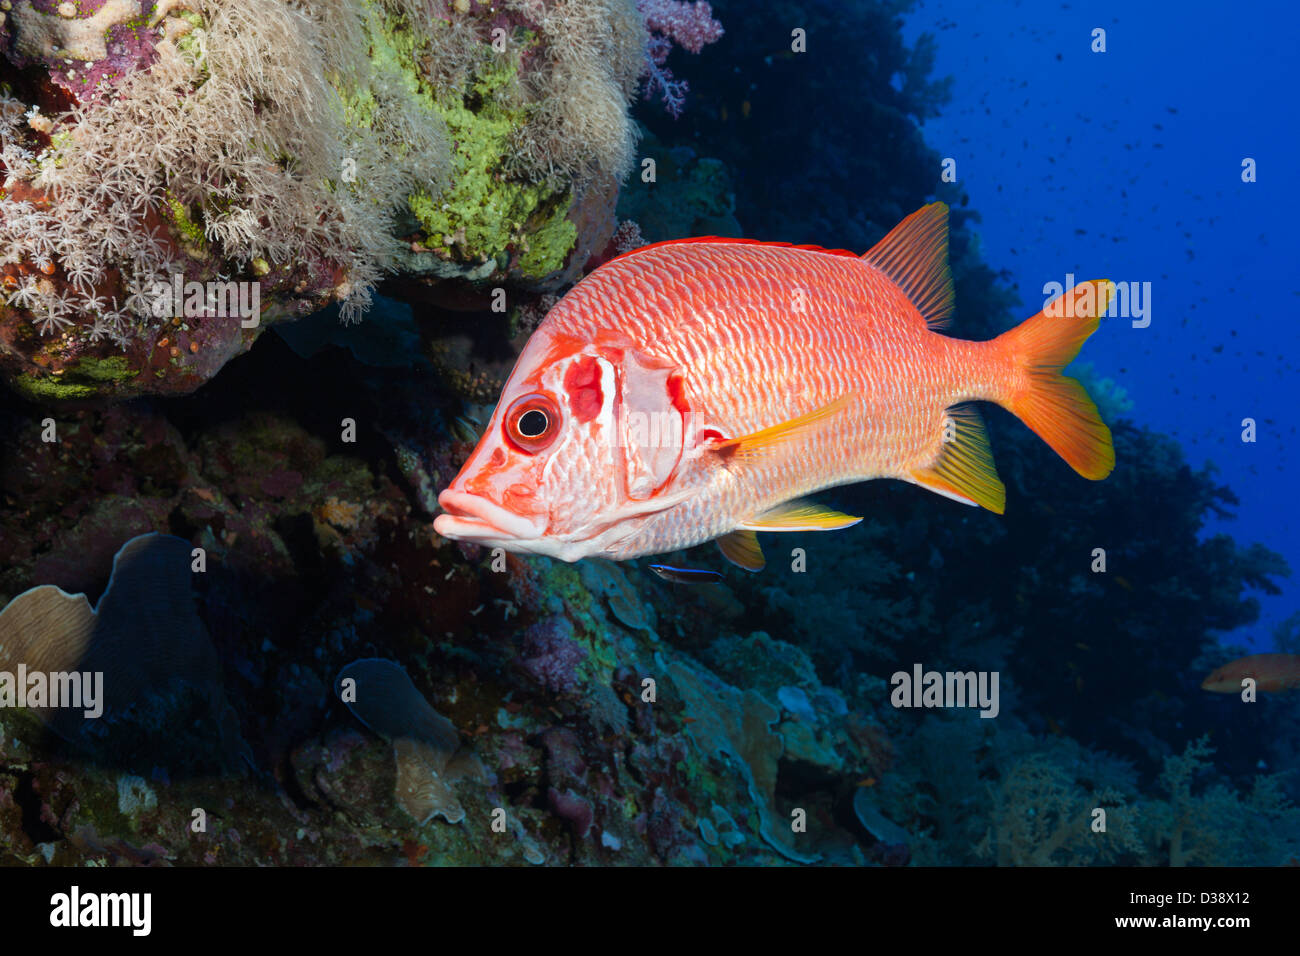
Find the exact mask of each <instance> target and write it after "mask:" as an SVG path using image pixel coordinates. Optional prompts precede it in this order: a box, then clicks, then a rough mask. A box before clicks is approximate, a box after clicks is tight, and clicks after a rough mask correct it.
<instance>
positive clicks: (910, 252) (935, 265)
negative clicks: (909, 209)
mask: <svg viewBox="0 0 1300 956" xmlns="http://www.w3.org/2000/svg"><path fill="white" fill-rule="evenodd" d="M862 259H863V261H864V262H869V263H870V264H871V265H873V266H875V267H876V268H877V269H879V270H880V271H881V272H883V273H884V274H885V275H886V276H887V277H888V278H890V279H892V280H893V281H894V282H895V283H897V285H898V287H899V288H900V289H902V290H903V292H904V294H906V295H907V297H908V299H910V300H911V302H912V304H913V305H914V306H916V310H917V311H918V312H920V313H921V317H922V318H924V319H925V324H926V326H927V327H928V328H931V329H941V328H943V327H944V326H945V325H946V324H947V322H948V319H949V317H950V316H951V315H952V303H953V292H952V275H951V274H950V273H949V272H948V205H947V204H946V203H941V202H932V203H930V205H928V206H922V207H921V208H920V209H918V210H917V211H916V212H914V213H912V214H911V215H910V216H908V217H907V218H906V219H904V220H903V221H902V222H900V223H899V224H898V225H897V226H895V227H894V228H893V230H892V231H891V232H890V233H889V235H887V236H885V238H884V239H881V240H880V241H879V242H878V243H876V244H875V245H874V246H872V247H871V251H870V252H868V253H867V254H866V255H865V256H863V257H862Z"/></svg>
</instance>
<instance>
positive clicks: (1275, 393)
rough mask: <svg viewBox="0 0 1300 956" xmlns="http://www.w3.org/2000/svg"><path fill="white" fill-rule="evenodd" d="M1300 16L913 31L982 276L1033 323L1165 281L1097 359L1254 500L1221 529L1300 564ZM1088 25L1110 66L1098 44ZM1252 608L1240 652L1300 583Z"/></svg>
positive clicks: (924, 7)
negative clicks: (933, 81) (1298, 237)
mask: <svg viewBox="0 0 1300 956" xmlns="http://www.w3.org/2000/svg"><path fill="white" fill-rule="evenodd" d="M1298 10H1300V8H1297V6H1296V5H1295V4H1290V3H1271V2H1270V3H1252V4H1250V5H1249V8H1248V10H1247V8H1241V12H1240V13H1237V14H1235V15H1225V7H1224V5H1222V4H1210V3H1195V2H1191V3H1178V4H1170V3H1151V2H1140V3H1083V4H1080V3H1050V4H1048V3H1019V2H987V0H923V2H919V3H918V4H917V5H916V7H915V9H914V10H913V11H912V13H911V14H909V15H908V17H907V18H906V31H905V32H906V35H907V37H908V41H909V43H910V42H912V41H914V40H915V39H916V37H917V36H918V35H919V34H921V33H922V32H929V33H933V34H935V35H936V37H937V39H938V59H937V62H936V65H935V74H936V75H937V76H943V75H952V76H953V77H955V80H956V82H955V84H954V86H953V99H952V102H951V103H950V104H949V105H948V106H947V107H946V108H945V109H944V111H943V115H942V116H940V117H939V118H937V119H932V120H929V121H927V122H926V123H925V125H924V134H925V138H926V140H927V142H928V143H929V144H930V145H931V146H932V147H933V148H934V149H936V150H937V151H938V152H939V154H940V155H941V156H944V157H951V158H953V159H955V160H956V162H957V176H958V184H959V185H960V186H961V187H962V188H963V189H965V191H966V192H968V193H969V195H970V197H971V205H972V206H973V207H974V208H976V209H978V210H980V212H981V214H982V216H983V222H982V224H981V225H979V226H976V227H974V228H975V229H976V231H977V232H978V233H979V234H980V236H981V239H982V243H983V251H984V256H985V258H986V260H987V261H988V262H989V264H990V265H991V266H992V267H993V268H995V269H1004V270H1006V272H1007V274H1008V275H1009V277H1010V280H1011V281H1012V282H1013V283H1015V284H1016V285H1017V286H1018V288H1019V292H1020V294H1021V296H1022V297H1023V299H1024V302H1025V306H1026V307H1025V309H1024V312H1025V314H1026V315H1028V314H1029V313H1031V312H1033V311H1036V309H1037V308H1038V307H1039V304H1040V303H1041V301H1042V299H1043V298H1044V296H1043V294H1042V288H1043V285H1044V284H1045V283H1047V282H1052V281H1055V282H1064V281H1065V277H1066V274H1067V273H1073V274H1074V276H1075V277H1076V278H1077V279H1080V280H1082V279H1088V278H1096V277H1107V278H1111V279H1115V280H1121V281H1134V282H1150V283H1151V305H1152V311H1151V323H1150V325H1149V327H1147V328H1134V327H1133V325H1132V322H1131V321H1129V320H1125V319H1122V318H1115V319H1111V320H1109V321H1108V322H1107V324H1106V325H1105V326H1104V328H1103V330H1102V332H1101V333H1100V334H1099V335H1097V336H1095V337H1094V338H1093V340H1092V341H1091V342H1089V344H1088V347H1087V349H1086V352H1085V356H1084V357H1085V358H1087V359H1088V360H1090V361H1092V362H1093V363H1094V365H1095V367H1096V369H1097V371H1098V372H1100V373H1101V374H1102V375H1104V376H1107V377H1111V378H1113V379H1114V380H1115V381H1116V382H1117V383H1118V384H1120V385H1121V386H1122V387H1123V388H1124V389H1125V390H1126V391H1127V392H1128V394H1129V396H1130V397H1131V398H1132V400H1133V402H1134V409H1133V413H1132V414H1133V416H1134V417H1135V418H1136V419H1137V420H1138V421H1140V422H1142V423H1144V424H1148V425H1150V426H1151V427H1153V428H1156V429H1158V430H1161V431H1165V432H1167V433H1169V434H1171V435H1173V436H1174V437H1175V438H1177V439H1178V440H1179V441H1180V442H1182V444H1183V446H1184V449H1185V451H1186V454H1187V456H1188V459H1189V461H1190V462H1191V463H1192V465H1193V466H1194V467H1199V466H1200V465H1202V464H1204V463H1212V464H1213V465H1214V466H1215V467H1216V468H1217V469H1218V471H1219V476H1220V480H1221V481H1222V482H1224V483H1225V484H1227V485H1229V486H1230V487H1231V488H1232V489H1233V490H1234V492H1235V493H1236V494H1237V496H1238V497H1239V498H1240V499H1241V504H1240V506H1239V508H1238V509H1237V518H1236V520H1233V521H1226V522H1225V521H1216V522H1215V523H1214V524H1212V525H1210V526H1209V527H1208V528H1207V531H1209V532H1217V531H1223V532H1226V533H1229V534H1231V535H1233V536H1234V537H1236V538H1237V539H1238V540H1240V541H1242V542H1250V541H1259V542H1261V543H1263V544H1265V545H1267V546H1268V547H1270V548H1272V549H1273V550H1275V551H1278V552H1280V553H1282V554H1283V555H1284V556H1285V557H1286V558H1287V561H1288V563H1289V564H1290V565H1291V566H1292V568H1295V567H1300V538H1297V535H1296V522H1295V512H1296V508H1295V498H1294V489H1295V487H1296V481H1297V473H1296V467H1297V459H1296V451H1295V447H1294V446H1295V443H1296V440H1297V434H1296V415H1295V394H1296V383H1297V375H1296V365H1295V360H1296V356H1297V355H1300V324H1298V323H1297V321H1296V313H1297V306H1298V305H1300V299H1298V298H1297V296H1300V291H1298V290H1297V288H1296V286H1295V283H1294V279H1293V277H1294V274H1295V264H1294V252H1295V242H1294V240H1293V239H1288V235H1289V234H1290V233H1291V231H1292V229H1293V228H1294V227H1293V225H1292V223H1294V222H1295V221H1296V219H1297V217H1298V216H1300V202H1298V201H1297V197H1296V190H1295V184H1294V177H1293V173H1292V169H1291V167H1292V163H1293V161H1294V158H1295V157H1296V156H1297V155H1300V132H1298V131H1297V125H1296V123H1295V122H1294V111H1293V106H1292V105H1291V103H1290V97H1291V95H1292V92H1293V91H1294V90H1295V89H1296V88H1297V87H1298V86H1300V68H1298V67H1297V60H1296V58H1295V57H1294V55H1293V53H1294V51H1293V47H1294V38H1295V36H1296V34H1297V29H1298V28H1300V12H1297V11H1298ZM1095 28H1102V29H1104V30H1105V31H1106V34H1105V40H1106V52H1104V53H1094V52H1092V50H1091V46H1092V44H1093V36H1092V31H1093V30H1094V29H1095ZM1248 157H1249V158H1252V159H1254V160H1255V162H1256V164H1257V181H1256V182H1253V183H1244V182H1243V181H1242V161H1243V160H1244V159H1245V158H1248ZM958 321H960V317H959V319H958ZM1245 418H1253V419H1255V421H1256V423H1257V440H1256V442H1255V443H1253V444H1249V443H1245V442H1243V441H1242V430H1243V429H1242V420H1243V419H1245ZM1260 600H1261V604H1262V614H1261V618H1260V621H1259V623H1258V624H1257V625H1255V626H1254V627H1252V628H1250V629H1249V631H1248V633H1245V634H1235V635H1233V639H1234V640H1236V641H1243V642H1246V641H1249V642H1253V643H1254V644H1256V645H1257V646H1260V647H1266V646H1271V643H1272V641H1271V630H1272V628H1273V626H1274V625H1276V623H1277V622H1278V621H1280V620H1282V619H1284V618H1285V617H1287V616H1288V615H1290V614H1293V613H1295V612H1296V611H1297V610H1300V597H1297V591H1296V588H1295V585H1294V580H1292V581H1289V582H1287V584H1286V585H1285V586H1284V590H1283V594H1282V595H1280V596H1276V597H1272V596H1261V598H1260Z"/></svg>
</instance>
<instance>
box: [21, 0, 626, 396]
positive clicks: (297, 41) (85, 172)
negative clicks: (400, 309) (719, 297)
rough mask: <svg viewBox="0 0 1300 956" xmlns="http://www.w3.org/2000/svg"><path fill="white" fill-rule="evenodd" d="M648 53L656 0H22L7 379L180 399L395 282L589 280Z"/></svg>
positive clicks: (608, 230) (42, 390)
mask: <svg viewBox="0 0 1300 956" xmlns="http://www.w3.org/2000/svg"><path fill="white" fill-rule="evenodd" d="M647 37H648V35H647V32H646V23H645V14H643V13H642V12H641V11H639V10H638V9H637V8H636V6H635V5H634V3H633V2H632V0H552V2H544V0H517V2H511V3H507V4H505V5H504V6H503V7H496V6H492V5H485V4H480V3H451V2H438V3H434V4H425V3H413V2H407V0H376V2H364V0H327V2H322V3H301V2H297V0H275V2H272V3H257V2H252V0H221V2H217V0H185V2H171V0H152V2H151V0H145V2H143V3H142V2H139V0H130V2H127V0H110V2H107V3H105V2H99V0H96V2H86V3H81V4H79V5H77V8H76V10H75V11H73V13H72V15H70V16H68V15H65V14H62V13H58V12H56V11H55V10H54V9H53V8H52V7H50V5H49V4H47V3H46V2H45V0H18V2H17V3H16V4H14V5H13V7H12V10H11V12H10V13H9V14H8V15H7V16H6V17H5V18H4V19H3V20H0V66H3V68H4V70H3V72H0V175H2V176H3V189H0V250H2V251H0V374H3V375H4V377H5V378H6V379H7V380H8V381H9V382H10V383H11V384H12V385H14V386H15V387H17V388H18V389H19V390H20V391H22V392H24V393H25V394H26V395H28V396H29V397H32V398H37V399H40V400H57V399H84V398H89V397H95V396H101V395H109V396H119V397H120V396H129V395H135V394H141V393H164V394H177V393H183V392H187V391H190V390H192V389H194V388H195V387H197V386H198V385H200V384H202V383H203V382H205V381H207V380H208V379H210V378H211V377H212V375H214V374H215V373H216V372H217V370H219V369H220V368H221V367H223V366H224V365H225V363H226V362H228V361H229V360H230V359H231V358H233V357H234V356H236V355H238V354H240V353H242V352H244V351H246V350H247V349H248V348H249V347H250V346H251V345H252V343H253V341H254V340H255V339H256V338H257V336H258V335H259V334H260V331H261V330H262V329H263V328H264V327H266V326H269V325H272V324H274V323H276V322H281V321H289V320H293V319H295V318H298V317H301V316H303V315H306V314H309V313H311V312H314V311H316V310H318V309H319V308H320V307H321V306H322V305H324V304H326V303H327V302H329V301H333V300H337V301H339V302H340V303H341V305H342V318H343V320H344V321H353V320H355V319H357V318H358V317H359V316H360V315H361V313H363V312H364V311H365V310H366V309H367V307H368V305H369V303H370V301H371V295H372V290H373V289H374V287H375V284H376V283H377V282H378V281H379V280H380V278H381V277H383V276H385V275H388V274H392V273H403V274H406V275H408V276H412V277H416V278H417V280H418V281H419V282H420V283H422V284H424V285H425V286H429V287H432V288H435V289H436V288H438V287H440V286H442V285H445V284H447V283H448V282H455V281H460V282H464V281H472V282H477V283H480V284H481V285H482V284H486V285H484V288H487V289H490V288H493V287H496V286H500V285H502V284H508V285H512V286H517V287H522V288H540V287H543V286H546V287H550V288H554V287H558V286H561V285H563V284H566V283H571V282H572V281H574V280H575V279H576V278H577V277H578V276H579V275H580V272H581V269H582V268H583V266H584V264H585V263H586V262H587V261H588V260H589V259H590V258H591V257H592V256H593V255H595V254H597V253H599V252H600V251H601V250H603V249H604V248H605V247H606V245H607V244H608V243H609V240H610V237H611V236H612V234H613V231H614V229H615V226H616V222H615V220H614V217H613V209H614V202H615V199H616V197H617V194H618V184H619V181H620V180H621V179H622V178H623V177H624V176H625V174H626V173H627V171H628V170H629V169H630V167H631V164H632V159H633V146H634V143H635V140H636V131H635V127H634V125H633V123H632V121H631V119H630V117H629V116H628V106H629V104H630V103H631V102H632V101H633V99H634V98H635V94H636V92H637V90H638V88H639V85H640V83H641V79H642V76H643V74H644V73H645V71H646V69H647V68H648V66H649V65H650V63H651V60H650V59H649V57H648V52H647V42H648V39H647ZM173 290H174V291H173ZM436 294H439V295H445V294H452V293H443V292H439V293H436ZM480 295H482V293H480Z"/></svg>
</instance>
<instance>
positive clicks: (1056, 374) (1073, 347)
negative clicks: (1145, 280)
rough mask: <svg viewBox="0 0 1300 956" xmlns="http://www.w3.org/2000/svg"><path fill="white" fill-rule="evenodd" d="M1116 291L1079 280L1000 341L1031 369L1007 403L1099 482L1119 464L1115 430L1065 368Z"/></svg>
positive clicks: (1020, 363)
mask: <svg viewBox="0 0 1300 956" xmlns="http://www.w3.org/2000/svg"><path fill="white" fill-rule="evenodd" d="M1113 291H1114V285H1113V284H1112V283H1111V282H1110V281H1109V280H1108V279H1096V280H1093V281H1091V282H1080V283H1079V284H1078V285H1076V286H1075V287H1074V288H1073V289H1070V290H1069V291H1067V292H1065V293H1063V294H1062V295H1060V296H1057V297H1056V298H1055V299H1053V300H1052V301H1051V302H1050V303H1048V305H1047V306H1046V308H1044V309H1043V311H1042V312H1039V313H1038V314H1037V315H1035V316H1034V317H1033V318H1030V319H1027V320H1025V321H1024V322H1022V323H1021V324H1020V325H1018V326H1016V328H1014V329H1012V330H1011V331H1009V332H1004V333H1003V334H1002V335H1000V336H998V337H997V339H996V340H995V341H996V342H997V343H998V344H999V345H1001V346H1002V348H1003V349H1004V350H1005V351H1006V353H1007V354H1008V355H1009V356H1010V358H1011V360H1012V362H1013V363H1014V364H1015V366H1016V367H1017V368H1019V369H1023V370H1024V371H1025V372H1026V373H1028V374H1027V375H1026V377H1025V378H1026V383H1025V385H1024V386H1023V387H1021V388H1020V389H1018V390H1017V391H1016V392H1015V393H1014V394H1012V395H1009V396H1007V397H1006V399H1005V400H1004V401H1003V402H1002V404H1003V405H1005V406H1006V407H1007V408H1008V409H1010V411H1011V412H1012V413H1013V414H1015V415H1016V416H1017V417H1018V418H1019V419H1020V420H1021V421H1023V422H1024V423H1025V424H1026V425H1028V426H1029V427H1030V428H1031V429H1033V430H1034V432H1035V433H1036V434H1037V435H1038V436H1039V437H1040V438H1042V439H1043V441H1045V442H1047V444H1049V445H1051V446H1052V450H1053V451H1055V452H1056V453H1057V454H1058V455H1060V456H1061V457H1062V458H1064V459H1065V460H1066V462H1068V463H1069V465H1070V467H1071V468H1073V469H1074V470H1075V471H1077V472H1078V473H1079V474H1081V475H1083V477H1085V478H1091V479H1092V480H1094V481H1097V480H1099V479H1101V478H1105V477H1106V476H1107V475H1109V474H1110V473H1111V471H1112V470H1113V469H1114V468H1115V446H1114V445H1113V444H1111V438H1110V429H1109V428H1107V427H1106V423H1105V422H1103V421H1102V420H1101V415H1100V414H1098V412H1097V406H1096V405H1095V404H1094V403H1093V401H1092V399H1091V398H1089V397H1088V393H1087V392H1086V391H1085V390H1084V388H1083V386H1082V385H1080V384H1079V382H1078V380H1076V379H1073V378H1070V377H1069V376H1066V375H1062V374H1061V370H1062V369H1063V368H1065V366H1066V365H1068V364H1069V363H1070V362H1071V361H1073V359H1074V357H1075V355H1077V354H1078V352H1079V349H1080V348H1081V347H1082V346H1083V343H1084V341H1085V340H1086V339H1087V338H1088V336H1090V335H1092V333H1093V332H1095V331H1097V326H1098V324H1099V323H1100V322H1101V316H1102V315H1103V314H1104V313H1105V311H1106V306H1107V304H1108V303H1109V302H1110V297H1111V293H1112V292H1113Z"/></svg>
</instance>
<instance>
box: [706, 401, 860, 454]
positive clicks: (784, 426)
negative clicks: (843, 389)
mask: <svg viewBox="0 0 1300 956" xmlns="http://www.w3.org/2000/svg"><path fill="white" fill-rule="evenodd" d="M855 397H856V396H854V395H853V394H852V393H850V394H848V395H841V396H840V397H839V398H837V399H835V401H833V402H831V403H830V404H828V405H823V406H822V407H821V408H814V409H813V410H812V411H811V412H808V413H806V414H803V415H800V416H799V417H798V418H792V419H790V420H789V421H784V422H781V423H780V424H777V425H772V426H770V427H769V428H764V429H761V430H759V431H756V432H752V433H750V434H748V435H741V436H740V437H739V438H728V439H726V440H724V441H722V442H719V443H718V445H717V446H716V447H715V448H714V449H713V451H714V454H716V455H718V456H719V457H721V458H722V459H723V461H731V460H733V459H740V460H742V461H748V460H753V459H755V458H761V457H764V456H766V455H770V454H771V453H773V452H774V451H776V450H777V449H779V448H780V447H781V446H783V445H784V444H786V443H787V442H790V441H796V440H800V439H807V438H808V436H809V435H811V434H814V433H815V432H816V431H817V430H818V429H821V428H824V427H825V426H826V425H827V424H829V421H830V419H831V418H832V417H833V416H835V415H836V414H838V413H839V412H842V411H843V410H844V409H845V408H847V407H848V406H849V405H850V404H851V403H852V402H853V399H854V398H855Z"/></svg>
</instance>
